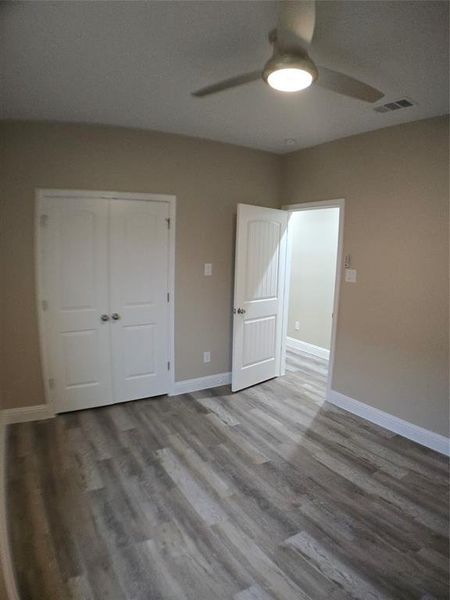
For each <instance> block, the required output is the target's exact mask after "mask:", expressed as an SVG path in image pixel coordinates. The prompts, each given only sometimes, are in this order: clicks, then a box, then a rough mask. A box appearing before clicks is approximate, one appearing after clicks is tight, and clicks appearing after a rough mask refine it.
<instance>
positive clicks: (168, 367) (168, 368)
mask: <svg viewBox="0 0 450 600" xmlns="http://www.w3.org/2000/svg"><path fill="white" fill-rule="evenodd" d="M167 370H168V371H170V360H169V361H168V363H167Z"/></svg>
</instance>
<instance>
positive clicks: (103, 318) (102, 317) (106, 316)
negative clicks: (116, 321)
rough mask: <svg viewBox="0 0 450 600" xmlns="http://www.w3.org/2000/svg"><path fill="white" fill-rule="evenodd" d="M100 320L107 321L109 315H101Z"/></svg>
mask: <svg viewBox="0 0 450 600" xmlns="http://www.w3.org/2000/svg"><path fill="white" fill-rule="evenodd" d="M100 320H101V321H109V315H101V317H100Z"/></svg>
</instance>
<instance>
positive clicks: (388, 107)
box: [373, 98, 415, 113]
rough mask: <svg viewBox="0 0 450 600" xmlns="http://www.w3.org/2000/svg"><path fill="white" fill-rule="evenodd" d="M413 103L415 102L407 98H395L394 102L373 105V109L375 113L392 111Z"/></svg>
mask: <svg viewBox="0 0 450 600" xmlns="http://www.w3.org/2000/svg"><path fill="white" fill-rule="evenodd" d="M414 104H415V102H413V101H412V100H410V99H409V98H400V100H395V101H394V102H387V103H386V104H381V105H380V106H375V108H374V109H373V110H374V111H375V112H377V113H386V112H392V111H393V110H400V109H402V108H409V107H410V106H414Z"/></svg>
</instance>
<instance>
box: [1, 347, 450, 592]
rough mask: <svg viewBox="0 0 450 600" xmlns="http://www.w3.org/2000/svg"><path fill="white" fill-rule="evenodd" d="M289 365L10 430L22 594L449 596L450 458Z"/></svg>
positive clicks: (310, 370) (305, 366)
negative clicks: (335, 402) (340, 402)
mask: <svg viewBox="0 0 450 600" xmlns="http://www.w3.org/2000/svg"><path fill="white" fill-rule="evenodd" d="M287 366H288V372H287V375H286V376H285V377H282V378H278V379H273V380H271V381H268V382H266V383H263V384H260V385H257V386H254V387H252V388H249V389H247V390H244V391H242V392H239V393H236V394H231V393H230V391H229V388H228V387H223V388H216V389H213V390H207V391H204V392H198V393H194V394H186V395H181V396H178V397H172V398H168V397H161V398H157V399H152V400H141V401H135V402H129V403H126V404H120V405H115V406H110V407H103V408H98V409H94V410H86V411H81V412H78V413H71V414H65V415H60V416H58V417H56V418H55V419H52V420H48V421H40V422H35V423H23V424H17V425H14V426H11V428H10V430H9V431H10V434H9V453H10V458H9V465H10V468H9V473H8V477H9V481H8V486H9V490H8V491H9V515H10V533H11V541H12V551H13V556H14V559H15V566H16V570H17V578H18V584H19V588H20V591H21V600H66V599H67V600H69V599H75V600H125V599H130V600H131V599H133V600H144V599H145V600H154V599H155V600H156V599H160V600H178V599H182V600H221V599H230V600H300V599H301V600H307V599H310V600H322V599H323V600H340V599H342V600H343V599H347V598H358V599H361V600H375V599H383V598H385V599H391V600H394V599H395V600H401V599H404V600H413V599H422V600H425V599H427V600H431V599H432V598H434V599H436V600H437V599H444V598H448V597H449V596H448V589H449V588H448V583H449V579H448V577H449V573H448V564H449V563H448V550H449V548H448V490H449V488H448V461H447V459H445V458H444V457H443V456H441V455H439V454H436V453H434V452H432V451H430V450H427V449H425V448H422V447H421V446H418V445H416V444H414V443H412V442H409V441H407V440H405V439H403V438H400V437H398V436H396V435H393V434H392V433H390V432H388V431H385V430H383V429H381V428H379V427H377V426H374V425H371V424H370V423H368V422H366V421H363V420H361V419H359V418H357V417H355V416H352V415H350V414H349V413H347V412H345V411H343V410H340V409H338V408H336V407H334V406H331V405H328V404H326V403H324V394H325V381H326V373H327V364H326V361H324V360H321V359H316V358H314V357H312V356H309V355H307V354H300V353H299V354H297V353H296V354H294V353H289V356H288V365H287Z"/></svg>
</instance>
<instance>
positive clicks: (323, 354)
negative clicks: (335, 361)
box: [286, 336, 330, 360]
mask: <svg viewBox="0 0 450 600" xmlns="http://www.w3.org/2000/svg"><path fill="white" fill-rule="evenodd" d="M286 348H289V349H290V350H294V351H295V350H298V351H300V352H308V354H313V355H314V356H318V357H319V358H325V359H327V360H328V359H329V358H330V351H329V350H327V349H326V348H321V347H320V346H315V345H314V344H308V342H303V341H302V340H296V339H295V338H293V337H289V336H286Z"/></svg>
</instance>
